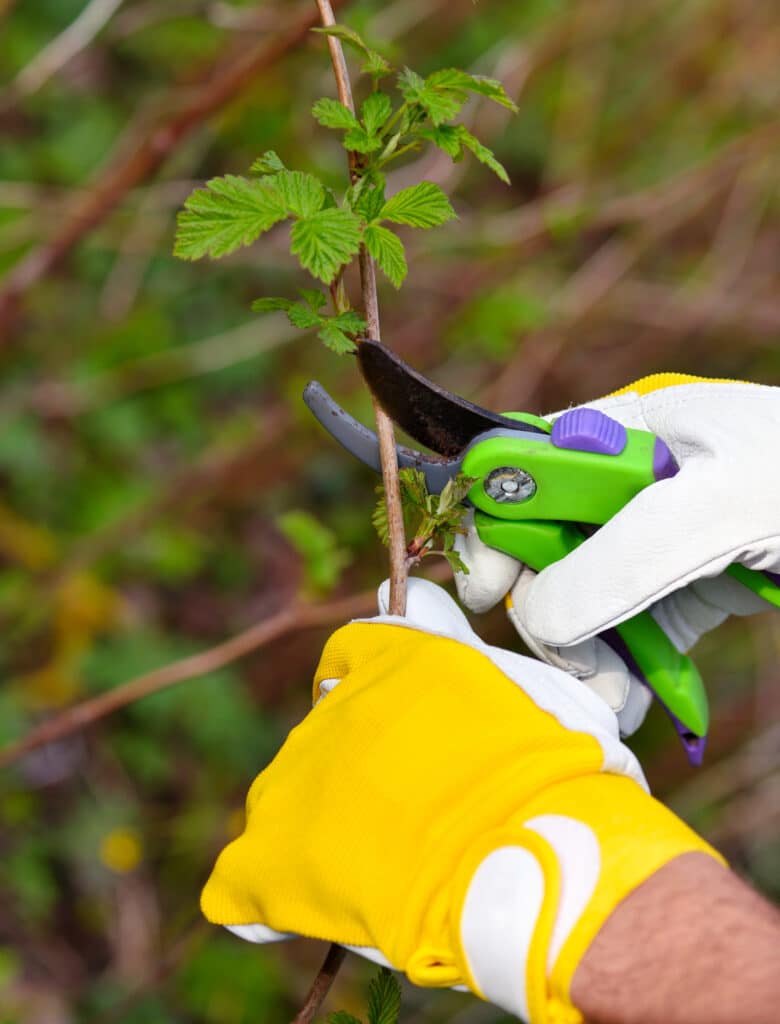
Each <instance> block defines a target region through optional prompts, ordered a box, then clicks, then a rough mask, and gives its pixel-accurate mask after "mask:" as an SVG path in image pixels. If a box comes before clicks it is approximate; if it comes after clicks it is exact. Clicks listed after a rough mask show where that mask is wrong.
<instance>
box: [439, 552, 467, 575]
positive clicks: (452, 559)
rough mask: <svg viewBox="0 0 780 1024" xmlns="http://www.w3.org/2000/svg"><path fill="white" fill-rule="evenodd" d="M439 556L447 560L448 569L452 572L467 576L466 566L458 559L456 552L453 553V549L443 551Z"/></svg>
mask: <svg viewBox="0 0 780 1024" xmlns="http://www.w3.org/2000/svg"><path fill="white" fill-rule="evenodd" d="M441 554H442V555H444V557H445V558H446V559H447V561H448V562H449V566H450V569H452V571H453V572H462V573H463V574H464V576H468V574H469V567H468V566H467V565H466V563H465V562H464V561H463V559H462V558H461V557H460V555H459V554H458V552H457V551H455V550H454V549H453V548H448V549H446V550H445V551H442V552H441Z"/></svg>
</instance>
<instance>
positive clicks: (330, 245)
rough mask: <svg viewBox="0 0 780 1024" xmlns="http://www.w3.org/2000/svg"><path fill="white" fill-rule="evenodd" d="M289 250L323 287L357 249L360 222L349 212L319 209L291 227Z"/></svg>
mask: <svg viewBox="0 0 780 1024" xmlns="http://www.w3.org/2000/svg"><path fill="white" fill-rule="evenodd" d="M290 243H291V244H290V250H291V252H292V253H293V255H294V256H297V257H298V260H299V261H300V264H301V266H302V267H303V268H304V270H308V271H309V273H310V274H312V275H313V276H314V277H317V278H319V279H320V281H323V282H324V283H325V284H330V282H331V281H332V280H333V279H334V278H335V276H336V274H337V273H338V271H339V268H340V267H342V266H343V265H344V264H345V263H347V262H348V261H349V260H350V259H351V258H352V257H353V256H354V255H355V254H356V253H357V251H358V249H359V248H360V219H359V218H358V217H357V216H356V215H355V214H354V213H352V212H351V211H350V210H320V211H319V212H318V213H314V214H312V216H311V217H302V218H301V220H298V221H296V222H295V223H294V224H293V228H292V231H291V233H290Z"/></svg>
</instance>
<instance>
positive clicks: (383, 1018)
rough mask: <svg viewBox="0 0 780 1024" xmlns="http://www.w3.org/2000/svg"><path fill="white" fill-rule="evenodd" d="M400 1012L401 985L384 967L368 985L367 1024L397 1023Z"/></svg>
mask: <svg viewBox="0 0 780 1024" xmlns="http://www.w3.org/2000/svg"><path fill="white" fill-rule="evenodd" d="M400 1014H401V986H400V985H399V984H398V979H397V978H396V976H395V975H394V974H393V972H392V971H389V970H388V969H387V968H386V967H383V968H382V970H381V971H380V972H379V973H378V974H375V975H374V977H373V978H372V979H371V982H370V983H369V986H368V1024H397V1021H398V1018H399V1016H400Z"/></svg>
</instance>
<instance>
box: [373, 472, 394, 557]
mask: <svg viewBox="0 0 780 1024" xmlns="http://www.w3.org/2000/svg"><path fill="white" fill-rule="evenodd" d="M374 492H375V494H376V495H377V502H376V505H375V507H374V511H373V512H372V513H371V525H372V526H373V527H374V529H375V530H376V532H377V536H378V537H379V540H380V542H381V543H382V544H384V546H385V547H387V545H388V544H389V543H390V524H389V522H388V518H387V502H386V501H385V489H384V487H383V486H382V484H379V485H378V486H377V487H375V488H374Z"/></svg>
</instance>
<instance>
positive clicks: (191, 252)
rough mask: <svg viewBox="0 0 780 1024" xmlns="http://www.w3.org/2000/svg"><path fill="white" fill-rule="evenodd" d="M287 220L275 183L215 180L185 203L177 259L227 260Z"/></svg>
mask: <svg viewBox="0 0 780 1024" xmlns="http://www.w3.org/2000/svg"><path fill="white" fill-rule="evenodd" d="M286 216H287V209H286V206H285V203H284V200H283V199H282V196H281V194H280V193H279V191H278V189H276V188H275V187H274V185H273V182H272V180H271V179H265V180H260V181H257V180H254V179H251V178H240V177H237V176H236V175H233V174H228V175H225V177H224V178H212V179H211V180H210V181H208V182H206V188H205V189H197V190H196V191H195V192H193V193H192V195H191V196H189V198H188V199H187V200H186V201H185V203H184V210H183V211H182V212H181V213H180V214H179V217H178V225H177V231H176V244H175V246H174V250H173V251H174V255H176V256H178V257H179V258H180V259H183V260H197V259H200V258H201V257H202V256H211V257H212V258H213V259H218V258H219V257H220V256H227V255H228V253H231V252H235V250H236V249H240V248H241V246H243V245H250V244H251V243H252V242H254V241H255V240H256V239H257V238H258V237H259V236H260V235H261V234H262V233H263V232H264V231H268V229H269V228H271V227H273V225H274V224H276V223H278V222H279V221H280V220H284V219H285V218H286Z"/></svg>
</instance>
